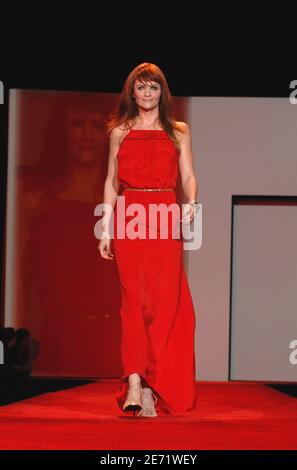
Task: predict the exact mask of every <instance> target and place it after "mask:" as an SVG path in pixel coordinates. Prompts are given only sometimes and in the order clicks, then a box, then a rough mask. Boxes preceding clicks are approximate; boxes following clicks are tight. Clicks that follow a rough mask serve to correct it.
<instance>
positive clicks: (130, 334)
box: [99, 63, 198, 417]
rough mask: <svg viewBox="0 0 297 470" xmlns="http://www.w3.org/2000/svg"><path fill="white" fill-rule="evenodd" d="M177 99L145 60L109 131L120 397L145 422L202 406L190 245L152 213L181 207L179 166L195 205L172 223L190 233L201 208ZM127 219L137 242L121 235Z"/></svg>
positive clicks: (107, 217)
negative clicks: (187, 257) (135, 212)
mask: <svg viewBox="0 0 297 470" xmlns="http://www.w3.org/2000/svg"><path fill="white" fill-rule="evenodd" d="M170 101H171V95H170V91H169V88H168V84H167V81H166V78H165V76H164V74H163V73H162V71H161V70H160V69H159V67H157V66H156V65H154V64H150V63H143V64H140V65H138V66H137V67H136V68H135V69H134V70H132V72H131V73H130V74H129V76H128V77H127V79H126V82H125V84H124V87H123V91H122V94H121V97H120V101H119V106H118V110H117V112H116V113H115V114H114V115H113V117H112V119H111V120H110V122H109V126H108V132H109V136H110V149H109V163H108V173H107V178H106V181H105V186H104V198H103V201H104V203H105V204H107V205H108V206H106V207H110V208H111V210H105V212H104V217H103V230H104V231H105V232H104V233H105V235H103V236H102V237H101V240H100V244H99V250H100V254H101V256H102V257H103V258H105V259H107V260H113V259H115V260H116V264H117V268H118V272H119V278H120V283H121V294H122V304H121V312H120V313H121V322H122V342H121V353H122V364H123V369H124V371H123V375H122V377H121V383H120V388H119V391H118V392H117V394H116V400H117V403H118V405H119V406H120V407H121V408H122V409H123V410H124V411H129V410H131V411H133V416H135V411H136V410H140V411H139V413H138V416H145V417H155V416H157V411H162V412H165V413H175V412H180V411H186V410H189V409H192V408H193V407H194V404H195V355H194V333H195V312H194V307H193V302H192V298H191V294H190V290H189V286H188V281H187V278H186V275H185V272H184V268H183V262H182V239H181V237H179V238H178V236H177V235H176V230H174V233H171V234H170V235H168V236H167V237H165V238H164V237H163V236H162V237H161V235H164V233H163V225H162V224H161V223H160V224H159V223H158V222H156V221H155V219H154V220H153V218H152V217H151V212H150V210H151V206H152V205H154V204H157V205H163V206H162V207H163V208H164V207H166V208H167V209H168V208H170V207H171V205H175V206H177V202H176V194H175V191H174V188H175V186H176V180H177V176H178V167H179V170H180V175H181V181H182V187H183V191H184V193H185V196H186V197H187V199H188V204H185V205H184V217H183V218H182V219H181V220H180V217H179V218H178V219H176V217H175V218H174V214H173V215H172V214H171V213H169V217H168V219H169V221H171V222H172V223H173V220H174V221H175V225H174V223H173V225H174V226H175V229H176V228H177V222H178V225H179V228H180V222H182V224H189V223H191V222H192V221H193V218H194V216H195V214H196V210H197V202H196V198H197V192H198V188H197V180H196V177H195V175H194V170H193V161H192V150H191V135H190V128H189V126H188V125H187V124H185V123H184V122H177V121H175V120H174V119H173V117H172V115H171V111H170ZM119 196H121V197H124V199H125V206H126V208H127V207H130V208H131V209H133V208H134V207H135V206H131V205H132V204H137V205H141V207H142V208H143V209H144V210H143V211H142V212H141V211H140V214H141V215H140V216H138V219H137V221H138V226H137V228H138V232H137V233H138V234H139V231H140V232H141V236H139V237H138V236H136V237H135V236H134V235H135V232H133V228H134V225H133V224H132V226H131V223H133V220H135V219H133V217H132V216H131V212H128V211H127V213H124V219H123V211H122V208H121V205H120V198H119ZM164 205H165V206H164ZM114 206H115V210H114V211H113V210H112V208H114ZM120 210H121V212H120ZM168 212H169V211H168ZM128 214H130V215H128ZM175 214H176V212H175ZM170 215H171V217H170ZM112 216H114V222H115V225H114V231H113V234H114V238H113V237H112V236H111V232H110V224H111V221H112ZM132 219H133V220H132ZM168 219H167V222H168ZM122 220H124V229H125V230H126V231H127V229H128V230H130V235H131V231H132V237H131V236H130V237H128V236H125V237H124V238H121V237H120V236H119V235H118V232H117V229H118V227H120V224H121V221H122ZM131 227H132V228H131ZM122 228H123V227H122ZM126 231H125V233H126ZM148 232H149V236H148ZM152 234H153V236H151V235H152ZM156 236H157V237H156ZM111 238H113V248H114V254H113V252H112V249H111V243H112V242H111Z"/></svg>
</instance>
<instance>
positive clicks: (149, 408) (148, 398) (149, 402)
mask: <svg viewBox="0 0 297 470" xmlns="http://www.w3.org/2000/svg"><path fill="white" fill-rule="evenodd" d="M149 390H150V391H149ZM156 403H157V397H156V395H155V394H154V392H153V391H152V390H151V389H150V388H148V387H145V388H143V389H142V409H141V410H140V411H139V413H138V415H137V416H144V417H146V418H155V417H157V416H158V415H157V412H156V410H155V404H156Z"/></svg>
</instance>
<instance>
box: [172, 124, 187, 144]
mask: <svg viewBox="0 0 297 470" xmlns="http://www.w3.org/2000/svg"><path fill="white" fill-rule="evenodd" d="M174 132H175V135H176V137H177V139H178V140H179V142H183V141H184V139H185V138H187V137H188V136H189V135H190V126H189V125H188V124H187V123H186V122H183V121H176V122H175V130H174Z"/></svg>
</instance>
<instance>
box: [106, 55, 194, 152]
mask: <svg viewBox="0 0 297 470" xmlns="http://www.w3.org/2000/svg"><path fill="white" fill-rule="evenodd" d="M136 80H139V81H140V82H144V83H146V82H149V81H155V82H157V83H159V85H160V86H161V97H160V102H159V121H160V124H161V126H162V128H163V129H164V130H165V131H166V132H167V134H168V135H169V137H170V138H171V139H172V141H173V142H174V143H175V145H176V146H177V147H178V148H179V142H178V139H177V137H176V134H175V131H179V132H182V133H183V132H185V131H184V130H183V129H182V128H181V126H179V125H178V124H177V122H176V120H175V119H174V117H173V116H172V110H171V93H170V90H169V87H168V84H167V80H166V78H165V75H164V74H163V72H162V71H161V69H160V68H159V67H158V66H157V65H155V64H151V63H149V62H144V63H142V64H140V65H138V66H137V67H135V68H134V69H133V70H132V71H131V72H130V74H129V75H128V77H127V79H126V81H125V83H124V87H123V90H122V92H121V95H120V99H119V102H118V106H117V108H116V109H115V111H114V112H113V113H112V114H111V116H110V119H109V121H108V123H107V134H108V135H109V134H110V132H111V131H112V129H114V128H115V127H119V126H120V125H121V124H124V126H125V128H126V129H131V126H130V124H129V121H131V120H132V121H133V119H135V117H136V116H137V115H138V107H137V104H136V103H135V100H134V99H133V97H132V95H133V87H134V83H135V81H136Z"/></svg>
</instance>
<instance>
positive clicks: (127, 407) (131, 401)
mask: <svg viewBox="0 0 297 470" xmlns="http://www.w3.org/2000/svg"><path fill="white" fill-rule="evenodd" d="M141 409H142V388H141V382H140V381H139V383H135V384H129V390H128V393H127V398H126V401H125V403H124V405H123V411H125V412H127V411H133V417H135V412H136V411H138V410H141Z"/></svg>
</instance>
